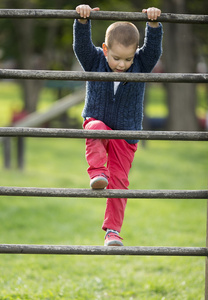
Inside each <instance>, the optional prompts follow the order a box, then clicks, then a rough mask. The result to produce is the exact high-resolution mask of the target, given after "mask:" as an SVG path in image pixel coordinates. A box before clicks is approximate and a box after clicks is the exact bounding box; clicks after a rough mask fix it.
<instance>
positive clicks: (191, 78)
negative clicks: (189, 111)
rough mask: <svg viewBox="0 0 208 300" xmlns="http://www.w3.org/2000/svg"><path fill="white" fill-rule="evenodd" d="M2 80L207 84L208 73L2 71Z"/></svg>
mask: <svg viewBox="0 0 208 300" xmlns="http://www.w3.org/2000/svg"><path fill="white" fill-rule="evenodd" d="M0 79H37V80H39V79H40V80H44V79H47V80H74V81H121V82H128V81H132V82H175V83H176V82H178V83H207V82H208V74H207V73H203V74H202V73H200V74H199V73H131V74H130V73H115V72H111V73H109V72H83V71H50V70H18V69H0Z"/></svg>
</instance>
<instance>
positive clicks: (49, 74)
mask: <svg viewBox="0 0 208 300" xmlns="http://www.w3.org/2000/svg"><path fill="white" fill-rule="evenodd" d="M78 17H79V15H78V14H77V13H76V11H67V10H27V9H19V10H17V9H0V18H68V19H72V18H78ZM90 19H97V20H98V19H99V20H129V21H147V18H146V16H145V15H144V14H142V13H127V12H104V11H103V12H92V13H91V16H90ZM158 20H159V21H162V22H172V23H195V24H199V23H200V24H207V23H208V16H207V15H184V14H164V13H163V14H162V15H161V16H160V17H159V18H158ZM0 78H2V79H3V78H10V79H11V78H18V79H26V80H27V79H39V80H43V79H51V80H79V81H86V80H105V81H113V80H115V81H118V80H121V81H145V82H187V83H191V82H198V83H199V82H200V83H208V74H181V73H180V74H171V73H169V74H167V73H165V74H114V73H111V74H110V73H96V72H70V71H69V72H61V71H46V70H45V71H44V70H41V71H39V70H11V69H10V70H8V69H7V70H5V69H0ZM0 136H2V137H13V136H18V137H42V138H46V137H47V138H58V137H59V138H108V139H112V138H113V139H127V138H128V139H141V140H174V141H208V132H184V131H182V132H179V131H177V132H176V131H171V132H168V131H157V132H153V131H139V132H137V131H136V132H132V131H131V132H130V131H116V132H114V131H111V132H106V131H85V130H74V129H45V128H24V127H22V128H20V127H19V128H12V127H7V128H0ZM0 196H41V197H46V196H47V197H90V198H106V197H111V198H114V197H125V198H136V199H141V198H152V199H157V198H160V199H161V198H162V199H208V190H206V189H205V190H90V189H67V188H65V189H57V188H26V187H0ZM206 241H207V245H206V247H104V246H55V245H24V244H22V245H15V244H9V245H8V244H1V245H0V253H19V254H65V255H73V254H76V255H156V256H158V255H164V256H204V257H206V274H205V275H206V276H205V277H206V278H205V299H206V300H208V275H207V273H208V260H207V257H208V235H207V237H206Z"/></svg>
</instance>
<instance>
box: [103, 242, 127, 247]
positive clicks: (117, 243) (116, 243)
mask: <svg viewBox="0 0 208 300" xmlns="http://www.w3.org/2000/svg"><path fill="white" fill-rule="evenodd" d="M104 246H107V247H108V246H117V247H122V246H123V243H122V242H120V243H119V242H116V241H112V242H109V243H106V244H104Z"/></svg>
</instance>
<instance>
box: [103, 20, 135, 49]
mask: <svg viewBox="0 0 208 300" xmlns="http://www.w3.org/2000/svg"><path fill="white" fill-rule="evenodd" d="M114 41H116V42H118V43H120V44H121V45H123V46H125V47H128V46H130V45H132V44H135V46H136V48H137V47H138V46H139V30H138V29H137V27H136V26H135V25H134V24H132V23H130V22H115V23H113V24H111V25H110V26H109V27H108V28H107V30H106V34H105V44H106V45H107V46H108V47H109V48H111V47H112V45H113V42H114Z"/></svg>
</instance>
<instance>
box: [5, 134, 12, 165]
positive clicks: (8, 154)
mask: <svg viewBox="0 0 208 300" xmlns="http://www.w3.org/2000/svg"><path fill="white" fill-rule="evenodd" d="M3 147H4V167H5V168H6V169H9V168H11V138H10V137H4V138H3Z"/></svg>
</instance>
